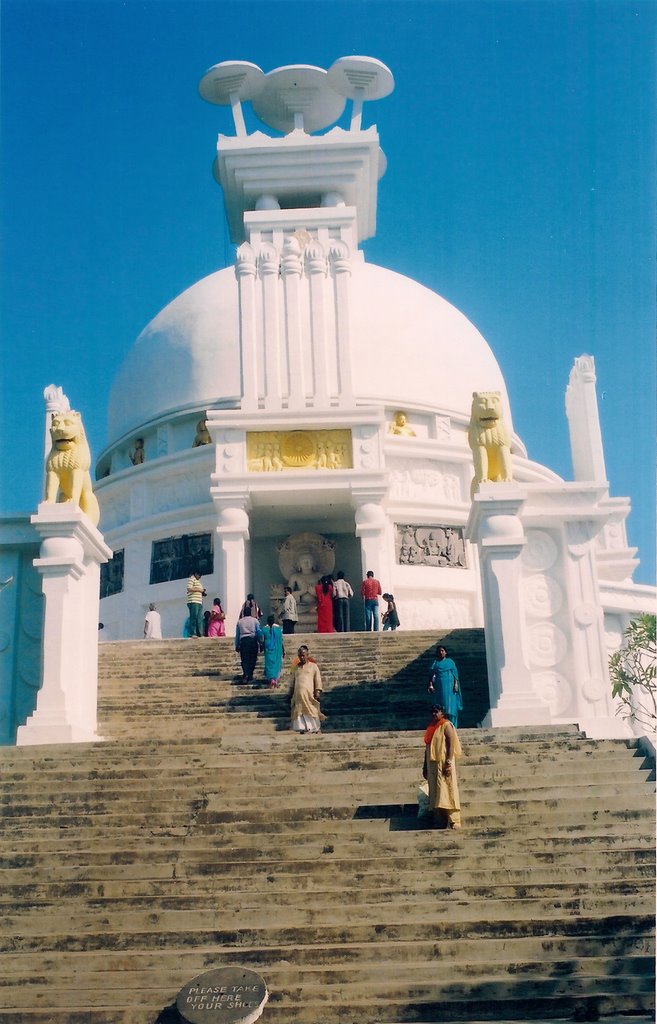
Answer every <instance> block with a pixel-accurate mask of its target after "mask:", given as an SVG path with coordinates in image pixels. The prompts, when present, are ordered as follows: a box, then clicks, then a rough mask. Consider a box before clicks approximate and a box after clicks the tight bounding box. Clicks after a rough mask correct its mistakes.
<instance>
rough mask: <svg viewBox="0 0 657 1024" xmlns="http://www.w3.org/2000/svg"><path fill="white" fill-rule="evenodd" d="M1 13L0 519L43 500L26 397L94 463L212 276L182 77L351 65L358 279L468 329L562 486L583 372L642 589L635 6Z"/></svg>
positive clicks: (649, 282) (650, 39)
mask: <svg viewBox="0 0 657 1024" xmlns="http://www.w3.org/2000/svg"><path fill="white" fill-rule="evenodd" d="M0 12H1V17H2V26H1V27H2V38H1V47H2V51H1V54H0V56H1V65H0V66H1V75H2V81H1V85H2V91H1V104H2V106H1V111H0V126H1V128H2V151H3V155H2V167H1V184H2V190H1V198H2V238H3V244H2V245H3V247H2V268H1V269H2V283H1V286H0V299H1V301H2V309H1V316H2V319H1V328H2V364H1V369H2V396H1V397H2V406H1V408H2V417H3V421H4V422H3V427H4V429H3V437H4V439H5V444H4V445H2V447H1V455H0V458H2V460H3V461H2V465H1V466H0V481H1V483H2V493H1V497H0V507H1V509H2V511H5V512H8V511H11V512H13V511H24V512H27V511H30V510H33V509H34V507H35V506H36V504H37V502H38V500H39V493H40V478H41V461H40V460H41V446H42V431H43V400H42V392H43V388H44V387H45V386H46V385H47V384H49V383H57V384H61V385H62V386H63V387H64V390H65V391H66V393H67V394H68V396H69V398H70V399H71V402H72V404H73V406H74V407H75V408H79V409H80V410H81V411H82V413H83V415H84V419H85V423H86V425H87V432H88V434H89V437H90V441H91V445H92V450H93V452H94V454H95V455H98V453H99V452H100V451H101V449H102V448H103V446H104V443H105V438H106V435H105V429H106V428H105V424H106V402H107V395H108V392H109V388H110V384H111V381H112V379H113V376H114V374H115V372H116V369H117V367H118V366H119V364H120V362H121V361H122V359H123V357H124V356H125V354H126V352H127V350H128V349H129V348H130V346H131V345H132V343H133V342H134V339H135V338H136V336H137V334H138V333H139V332H140V331H141V329H142V328H143V327H144V326H145V325H146V323H147V322H148V321H149V320H150V319H152V317H153V316H154V315H155V314H156V313H157V312H158V311H159V310H160V309H161V308H162V307H163V306H164V305H165V304H166V303H167V302H169V301H170V300H171V299H172V298H173V297H174V296H175V295H177V294H179V293H180V292H181V291H183V289H185V288H186V287H188V286H189V285H190V284H192V283H193V282H194V281H196V280H198V279H199V278H201V277H203V276H205V275H206V274H208V273H210V272H212V271H213V270H216V269H218V268H220V267H222V266H225V265H227V264H228V263H230V262H232V247H231V246H230V244H229V241H228V237H227V232H226V228H225V225H224V222H223V209H222V203H221V194H220V192H219V189H218V187H217V186H216V184H215V183H214V181H213V180H212V177H211V173H210V167H211V162H212V158H213V150H214V144H215V139H216V135H217V132H224V133H228V134H232V133H233V128H232V121H231V117H230V111H229V109H228V108H217V107H213V106H210V105H209V104H206V103H204V102H203V101H202V100H201V99H200V98H199V97H198V95H197V91H196V89H197V83H198V80H199V78H200V77H201V75H202V74H203V72H204V71H205V70H206V69H207V68H208V67H209V66H211V65H212V64H215V63H217V62H218V61H221V60H227V59H240V60H250V61H253V62H254V63H256V64H259V65H260V66H261V67H262V68H263V69H264V70H265V71H269V70H271V69H272V68H274V67H278V66H280V65H283V64H289V63H307V64H317V65H319V66H320V67H328V66H330V64H332V63H333V61H334V60H335V59H336V58H337V57H339V56H343V55H347V54H350V53H356V54H368V55H371V56H374V57H378V58H379V59H380V60H383V61H384V62H385V63H386V64H388V66H389V67H390V68H391V70H392V71H393V74H394V76H395V81H396V89H395V92H394V93H393V94H392V95H391V96H389V97H388V98H387V99H385V100H382V101H380V102H377V103H372V104H368V105H366V107H365V118H364V124H365V125H367V124H370V123H374V122H375V123H376V124H377V125H378V128H379V132H380V136H381V141H382V146H383V149H384V150H385V152H386V155H387V157H388V172H387V174H386V176H385V177H384V179H383V180H382V182H381V185H380V190H379V208H378V233H377V237H376V238H375V239H373V240H371V241H369V242H367V243H365V253H366V258H367V259H368V260H370V261H372V262H375V263H380V264H382V265H384V266H388V267H390V268H392V269H394V270H397V271H399V272H400V273H403V274H407V275H409V276H411V277H414V278H415V279H417V280H419V281H421V282H422V283H423V284H425V285H427V286H428V287H430V288H433V289H434V290H435V291H437V292H439V293H440V294H441V295H443V296H444V297H445V298H447V299H448V300H449V301H450V302H452V303H453V304H454V305H456V306H457V307H458V308H459V309H461V310H463V312H464V313H465V314H466V315H467V316H468V317H469V318H470V319H471V320H472V321H473V322H474V323H475V324H476V326H477V327H478V328H479V330H480V331H481V332H482V333H483V335H484V336H485V337H486V339H487V340H488V342H489V344H490V345H491V347H492V348H493V351H494V352H495V354H496V356H497V358H498V361H499V363H500V366H501V368H502V370H503V373H504V375H505V378H506V382H507V387H508V391H509V396H510V400H511V405H512V409H513V415H514V425H515V428H516V430H517V431H518V433H519V434H520V436H521V437H522V438H523V440H524V442H525V444H526V445H527V447H528V450H529V455H530V457H531V458H533V459H534V460H536V461H538V462H541V463H544V464H545V465H548V466H550V467H551V468H552V469H554V470H555V471H556V472H558V473H559V474H561V475H563V476H564V477H566V478H567V479H569V478H571V476H572V469H571V463H570V455H569V448H568V433H567V423H566V417H565V411H564V399H563V395H564V391H565V387H566V384H567V380H568V374H569V372H570V367H571V365H572V361H573V359H574V357H575V356H577V355H580V354H582V353H584V352H588V353H591V354H593V355H594V356H595V359H596V367H597V373H598V393H599V398H600V409H601V417H602V432H603V438H604V441H605V451H606V461H607V473H608V477H609V479H610V482H611V493H612V494H613V495H629V496H630V497H631V499H632V504H633V512H632V515H631V518H630V521H629V535H630V542H631V543H632V544H638V545H639V547H640V555H641V559H642V565H641V567H640V568H639V570H638V572H637V574H636V577H635V578H636V579H637V580H639V581H642V582H651V581H654V557H655V556H654V508H655V480H654V463H655V444H654V436H655V344H654V334H655V257H654V243H655V185H654V167H655V156H656V153H655V149H656V147H655V115H656V111H655V88H654V74H655V43H656V38H655V37H656V31H655V29H656V23H657V6H656V5H655V4H654V3H652V0H651V2H622V0H610V2H605V0H578V2H573V3H571V2H568V0H564V2H561V0H549V2H534V0H532V2H526V0H518V2H506V0H505V2H498V0H491V2H478V0H457V2H449V0H447V2H440V0H423V2H418V0H399V2H386V0H359V2H348V3H347V2H340V0H303V2H299V3H291V2H287V0H259V2H251V0H239V2H237V3H235V2H232V0H213V2H210V0H207V2H201V3H198V2H195V0H186V2H182V0H178V2H168V0H162V2H159V0H150V2H149V0H146V2H137V0H127V2H119V0H101V2H95V0H45V2H40V3H33V2H32V0H2V4H1V7H0ZM253 126H254V123H253V122H252V127H253ZM9 438H11V439H12V441H11V443H8V441H7V439H9ZM17 439H19V440H17ZM17 446H19V447H20V452H21V455H20V457H21V459H22V460H23V462H24V467H25V468H24V471H21V473H20V474H19V473H17V471H16V468H15V467H16V458H17V455H16V448H17Z"/></svg>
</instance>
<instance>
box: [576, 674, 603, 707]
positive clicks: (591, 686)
mask: <svg viewBox="0 0 657 1024" xmlns="http://www.w3.org/2000/svg"><path fill="white" fill-rule="evenodd" d="M582 694H583V696H584V700H587V701H588V702H589V704H596V703H597V702H598V701H599V700H602V698H603V697H604V695H605V684H604V682H603V681H602V679H600V678H598V677H597V676H593V677H592V678H591V679H587V680H586V682H585V683H584V686H583V687H582Z"/></svg>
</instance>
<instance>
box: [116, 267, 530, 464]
mask: <svg viewBox="0 0 657 1024" xmlns="http://www.w3.org/2000/svg"><path fill="white" fill-rule="evenodd" d="M350 303H351V309H350V315H351V337H352V362H353V378H354V382H355V388H354V389H355V397H356V400H357V401H378V402H380V401H388V402H394V403H396V404H399V405H401V406H402V407H403V406H404V405H407V404H408V405H417V404H421V405H426V406H428V407H430V408H434V409H436V410H443V411H448V412H456V413H460V414H462V415H464V416H467V417H469V414H470V405H471V400H472V392H473V391H493V390H494V391H501V392H502V395H503V403H504V406H505V409H506V415H507V422H508V423H509V424H511V412H510V408H509V403H508V399H507V395H506V388H505V385H504V380H503V377H502V373H501V370H500V368H499V366H498V364H497V361H496V359H495V357H494V355H493V353H492V351H491V349H490V347H489V346H488V344H487V342H486V341H485V340H484V338H483V337H482V335H481V334H480V333H479V331H478V330H477V329H476V328H475V327H474V326H473V324H471V323H470V321H469V320H468V319H467V317H465V316H464V315H463V313H461V312H459V310H457V309H456V308H455V307H454V306H452V305H450V303H449V302H447V301H446V300H445V299H443V298H441V297H440V296H439V295H437V294H436V293H435V292H432V291H431V290H430V289H428V288H425V287H424V286H423V285H420V284H418V283H417V282H416V281H413V280H411V279H410V278H407V277H404V276H402V275H401V274H397V273H395V272H394V271H391V270H386V269H385V268H383V267H379V266H376V265H374V264H368V263H357V262H355V263H354V265H353V271H352V279H351V287H350ZM238 315H239V314H238V288H237V281H236V279H235V273H234V270H233V268H232V267H230V268H226V269H225V270H220V271H217V272H216V273H214V274H210V275H209V276H208V277H205V278H203V279H202V280H201V281H198V282H197V283H196V284H194V285H192V286H191V288H188V289H187V290H186V291H184V292H183V293H182V294H181V295H179V296H178V297H177V298H175V299H174V300H173V301H172V302H170V303H169V305H168V306H166V307H165V308H164V309H163V310H162V311H161V312H160V313H158V315H157V316H156V317H155V319H154V320H152V321H151V322H150V323H149V324H148V326H147V327H146V328H145V329H144V330H143V331H142V333H141V334H140V335H139V337H138V338H137V341H136V342H135V344H134V346H133V348H132V349H131V351H130V352H129V354H128V356H127V357H126V359H125V360H124V362H123V364H122V366H121V367H120V369H119V371H118V373H117V376H116V379H115V382H114V385H113V388H112V392H111V396H110V401H109V416H108V442H109V443H110V444H111V443H112V442H113V441H115V440H117V439H118V438H119V437H121V436H122V435H123V434H125V433H127V432H129V431H131V430H133V429H135V428H136V427H138V426H139V425H140V424H142V423H145V422H147V421H148V420H150V419H152V418H154V417H156V416H158V415H161V414H163V413H166V412H168V411H170V410H171V411H172V410H176V409H181V408H185V407H187V406H191V405H194V406H199V405H200V406H202V405H206V406H210V405H212V404H213V403H215V402H216V401H218V400H221V399H225V398H231V397H234V396H238V395H239V394H240V392H241V384H240V360H239V329H238Z"/></svg>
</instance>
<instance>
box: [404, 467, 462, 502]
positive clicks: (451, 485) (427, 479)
mask: <svg viewBox="0 0 657 1024" xmlns="http://www.w3.org/2000/svg"><path fill="white" fill-rule="evenodd" d="M386 465H387V467H388V470H389V472H390V497H391V498H392V499H393V500H394V499H397V500H399V501H421V502H423V503H425V502H431V503H435V502H442V503H445V502H447V503H456V504H458V503H460V502H461V501H463V495H462V489H461V478H460V476H459V475H458V473H456V472H455V471H454V467H453V466H452V465H446V464H444V463H440V462H433V461H432V460H430V459H417V460H415V459H414V460H413V461H412V462H409V461H405V462H402V461H401V460H400V459H388V460H387V461H386Z"/></svg>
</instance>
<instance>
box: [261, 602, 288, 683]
mask: <svg viewBox="0 0 657 1024" xmlns="http://www.w3.org/2000/svg"><path fill="white" fill-rule="evenodd" d="M262 632H263V634H264V638H265V639H264V644H265V679H266V680H267V682H268V683H269V688H270V689H272V690H273V689H274V688H275V687H277V686H278V683H279V680H280V678H281V672H282V671H283V657H284V655H285V647H284V646H283V630H282V629H281V627H280V626H279V625H277V623H276V619H275V618H274V616H273V615H270V616H269V617H268V619H267V625H266V626H265V627H264V629H263V631H262Z"/></svg>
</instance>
